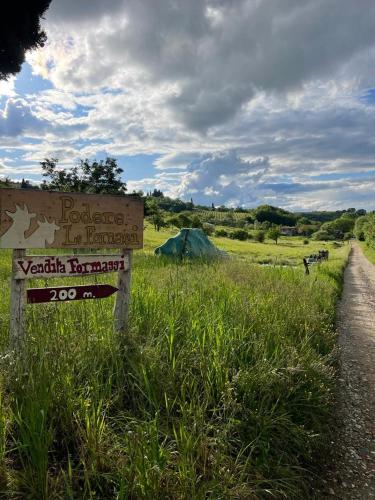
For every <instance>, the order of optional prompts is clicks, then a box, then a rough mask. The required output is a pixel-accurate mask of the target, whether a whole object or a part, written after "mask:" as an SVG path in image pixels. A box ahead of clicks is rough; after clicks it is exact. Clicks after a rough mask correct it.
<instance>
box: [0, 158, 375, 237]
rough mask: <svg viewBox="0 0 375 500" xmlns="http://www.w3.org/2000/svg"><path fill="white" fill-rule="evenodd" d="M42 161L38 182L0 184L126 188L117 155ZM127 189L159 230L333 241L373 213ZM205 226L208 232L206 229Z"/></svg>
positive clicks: (106, 191)
mask: <svg viewBox="0 0 375 500" xmlns="http://www.w3.org/2000/svg"><path fill="white" fill-rule="evenodd" d="M40 165H41V169H42V175H43V177H44V180H43V182H42V183H41V184H40V185H37V184H32V183H31V182H30V181H29V180H25V179H22V181H21V182H17V181H12V180H11V179H10V178H6V179H4V180H0V187H7V188H21V189H42V190H53V191H64V192H86V193H95V194H120V195H121V194H125V193H126V192H127V186H126V183H125V182H124V181H123V180H122V179H121V174H122V173H123V169H122V168H120V167H119V166H118V164H117V160H116V159H115V158H110V157H107V158H106V159H105V160H100V161H96V160H93V161H89V160H87V159H86V160H80V161H79V163H78V164H77V165H76V166H74V167H71V168H69V169H67V168H58V160H57V159H56V158H50V159H48V158H46V159H45V160H44V161H42V162H40ZM129 194H130V195H132V196H137V197H140V198H142V199H144V202H145V216H146V217H147V218H148V219H149V221H150V222H151V223H152V224H153V225H154V227H155V229H156V230H158V231H159V230H160V229H161V228H162V227H166V226H175V227H177V228H179V227H203V226H204V224H206V225H207V224H211V225H219V226H228V227H232V228H236V229H241V230H244V229H247V230H251V229H255V230H261V231H262V230H266V231H268V230H269V229H270V227H271V228H272V227H274V226H278V227H279V228H280V227H281V226H288V227H295V228H297V231H296V233H295V234H300V235H303V236H306V237H309V236H312V237H313V238H314V239H317V240H334V239H349V238H351V237H353V236H354V229H355V223H356V220H357V219H360V220H362V221H364V222H363V224H365V223H366V224H367V226H366V227H368V226H369V225H370V226H371V224H369V223H368V221H369V220H371V217H370V216H368V214H367V212H366V210H364V209H359V210H357V209H355V208H348V209H346V210H336V211H329V210H327V211H320V210H317V211H306V212H291V211H288V210H285V209H283V208H280V207H275V206H272V205H267V204H263V205H260V206H258V207H256V208H243V207H236V208H230V207H226V206H224V205H220V206H215V204H214V203H211V205H201V204H195V203H194V201H193V199H192V198H191V199H190V201H183V200H180V199H178V198H176V199H174V198H171V197H168V196H166V195H165V194H164V193H163V192H162V191H161V190H159V189H154V190H153V191H150V192H147V193H144V192H143V191H133V192H132V193H129ZM363 217H365V219H363ZM366 224H365V225H366ZM361 227H362V226H361ZM206 229H207V231H208V232H209V231H210V228H207V227H206ZM211 230H212V228H211ZM366 231H367V229H366ZM218 232H220V230H219V231H218ZM221 232H223V231H222V230H221ZM210 234H212V232H211V233H210ZM367 234H368V231H367V232H366V235H367ZM241 235H242V236H241V239H247V237H252V235H251V234H250V233H247V236H246V235H245V232H244V231H243V234H242V233H241ZM217 236H220V234H217ZM221 236H224V234H221ZM245 236H246V237H245ZM366 237H367V236H366ZM366 237H365V238H366ZM260 239H261V238H260Z"/></svg>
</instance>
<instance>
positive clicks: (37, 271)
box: [13, 254, 129, 280]
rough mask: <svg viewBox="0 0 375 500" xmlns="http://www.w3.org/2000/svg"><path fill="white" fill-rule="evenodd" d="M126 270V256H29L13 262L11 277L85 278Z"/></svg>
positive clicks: (127, 264)
mask: <svg viewBox="0 0 375 500" xmlns="http://www.w3.org/2000/svg"><path fill="white" fill-rule="evenodd" d="M128 269H129V256H128V255H114V254H112V255H70V256H66V255H48V256H37V255H35V256H34V255H29V256H28V257H26V258H23V259H14V260H13V276H14V278H15V279H17V280H23V279H33V278H64V277H70V276H87V275H91V274H101V273H111V272H114V271H127V270H128Z"/></svg>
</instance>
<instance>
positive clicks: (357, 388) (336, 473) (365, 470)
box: [322, 243, 375, 500]
mask: <svg viewBox="0 0 375 500" xmlns="http://www.w3.org/2000/svg"><path fill="white" fill-rule="evenodd" d="M352 247H353V250H352V254H351V257H350V260H349V265H348V267H347V268H346V271H345V282H344V290H343V296H342V300H341V303H340V308H339V317H338V319H339V323H338V326H339V333H340V336H339V342H340V348H341V355H340V357H341V369H340V375H339V381H338V391H337V403H336V404H337V406H336V408H337V411H336V423H337V432H336V436H335V437H334V441H333V442H332V448H331V450H332V465H331V466H330V467H329V470H328V472H327V480H326V481H324V483H325V487H324V490H325V491H324V492H322V498H336V499H337V498H340V499H344V500H346V499H353V500H356V499H358V500H359V499H360V500H366V499H374V500H375V266H373V265H372V264H371V263H370V262H369V261H368V260H367V259H366V258H365V256H364V255H363V253H362V250H361V248H360V246H359V245H358V244H357V243H353V245H352Z"/></svg>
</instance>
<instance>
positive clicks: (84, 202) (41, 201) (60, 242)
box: [0, 189, 143, 249]
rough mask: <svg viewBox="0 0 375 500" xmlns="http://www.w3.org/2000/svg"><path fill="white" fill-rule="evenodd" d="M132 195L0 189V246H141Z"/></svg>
mask: <svg viewBox="0 0 375 500" xmlns="http://www.w3.org/2000/svg"><path fill="white" fill-rule="evenodd" d="M142 247H143V201H142V200H140V199H139V198H135V197H131V196H120V195H119V196H115V195H94V194H92V195H90V194H78V193H60V192H53V191H41V190H31V189H30V190H28V189H0V248H13V249H16V248H17V249H18V248H19V249H24V248H126V249H134V248H142Z"/></svg>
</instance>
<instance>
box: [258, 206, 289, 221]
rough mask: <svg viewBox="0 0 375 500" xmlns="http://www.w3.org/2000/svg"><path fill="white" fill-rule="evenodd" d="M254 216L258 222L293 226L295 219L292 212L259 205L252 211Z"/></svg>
mask: <svg viewBox="0 0 375 500" xmlns="http://www.w3.org/2000/svg"><path fill="white" fill-rule="evenodd" d="M254 216H255V218H256V220H257V221H259V222H266V221H267V222H270V223H271V224H283V225H286V226H294V224H295V223H296V220H297V217H296V216H295V214H293V213H292V212H288V211H287V210H284V209H282V208H278V207H273V206H271V205H260V206H259V207H258V208H256V209H255V210H254Z"/></svg>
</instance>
